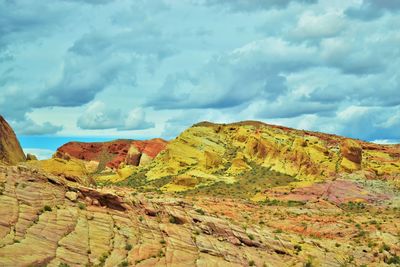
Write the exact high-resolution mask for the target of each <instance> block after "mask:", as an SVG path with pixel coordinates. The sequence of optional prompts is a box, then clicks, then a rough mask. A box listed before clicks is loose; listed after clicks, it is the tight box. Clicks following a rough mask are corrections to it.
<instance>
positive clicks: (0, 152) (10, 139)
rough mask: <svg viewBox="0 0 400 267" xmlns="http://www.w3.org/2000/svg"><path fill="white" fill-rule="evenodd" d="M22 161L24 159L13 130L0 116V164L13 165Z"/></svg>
mask: <svg viewBox="0 0 400 267" xmlns="http://www.w3.org/2000/svg"><path fill="white" fill-rule="evenodd" d="M23 161H26V157H25V154H24V152H23V151H22V148H21V145H20V144H19V142H18V139H17V137H16V136H15V133H14V131H13V129H12V128H11V127H10V125H9V124H8V123H7V121H6V120H5V119H4V118H3V117H2V116H0V162H3V163H6V164H11V165H13V164H16V163H18V162H23Z"/></svg>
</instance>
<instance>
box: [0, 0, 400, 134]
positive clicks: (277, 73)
mask: <svg viewBox="0 0 400 267" xmlns="http://www.w3.org/2000/svg"><path fill="white" fill-rule="evenodd" d="M399 3H400V2H399V1H394V0H385V1H378V0H364V1H328V0H319V1H316V0H265V1H264V0H262V1H261V0H260V1H259V0H256V1H242V0H229V1H228V0H188V1H164V0H154V1H109V0H99V1H92V0H64V1H49V0H43V1H40V3H33V2H32V1H28V0H16V1H3V2H1V3H0V25H1V26H0V77H1V78H0V113H1V114H3V115H4V116H5V117H6V118H8V119H9V120H10V121H11V122H12V123H13V124H14V125H15V126H16V128H18V131H19V132H21V133H22V132H23V133H25V134H40V133H43V134H49V133H50V134H51V133H56V132H57V131H60V133H61V134H71V133H73V134H75V135H81V134H92V133H94V132H95V131H90V132H86V133H85V131H86V130H90V129H93V130H94V129H95V130H101V129H103V131H96V134H97V133H98V134H101V133H107V134H108V135H112V134H114V135H116V136H121V135H124V136H125V135H129V134H131V132H129V131H128V132H121V131H122V130H136V129H148V130H145V131H141V132H140V133H141V134H142V133H143V135H145V134H147V133H149V132H151V134H152V136H157V135H163V136H168V137H173V136H174V135H176V134H178V133H179V131H181V130H183V129H184V128H186V127H188V126H190V125H191V124H193V123H195V122H197V121H200V120H212V121H218V122H228V121H235V120H245V119H261V120H266V121H268V122H272V123H279V124H284V125H288V126H294V127H303V128H307V129H313V130H322V131H329V132H334V133H338V134H345V135H350V136H353V137H360V138H363V139H369V140H377V139H382V140H386V139H387V140H389V139H398V130H397V129H398V128H399V127H398V126H399V125H398V120H399V117H398V109H399V106H400V94H399V93H398V91H399V88H400V75H399V72H398V69H399V67H400V34H399V31H398V29H399V28H400V20H399V16H400V14H399V10H400V6H399ZM37 14H40V16H38V15H37ZM93 14H96V15H93ZM132 107H137V108H135V109H132ZM47 110H51V112H52V114H51V116H48V115H46V111H47ZM66 112H67V113H68V116H65V113H66ZM177 114H178V115H177ZM179 114H181V115H179ZM57 117H58V118H60V117H62V118H63V119H61V120H57ZM39 122H40V123H39ZM46 122H47V123H46ZM60 123H61V124H62V125H60V126H58V124H60ZM77 125H78V126H79V127H76V126H77ZM61 127H63V128H61ZM136 133H138V132H135V134H136ZM396 135H397V137H396Z"/></svg>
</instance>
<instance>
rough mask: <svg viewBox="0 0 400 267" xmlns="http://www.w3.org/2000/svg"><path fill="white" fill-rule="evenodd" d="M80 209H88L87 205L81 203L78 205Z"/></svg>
mask: <svg viewBox="0 0 400 267" xmlns="http://www.w3.org/2000/svg"><path fill="white" fill-rule="evenodd" d="M78 208H79V209H80V210H84V209H86V205H85V203H82V202H79V203H78Z"/></svg>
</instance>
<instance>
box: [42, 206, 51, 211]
mask: <svg viewBox="0 0 400 267" xmlns="http://www.w3.org/2000/svg"><path fill="white" fill-rule="evenodd" d="M43 210H44V211H52V209H51V207H50V206H49V205H45V206H44V207H43Z"/></svg>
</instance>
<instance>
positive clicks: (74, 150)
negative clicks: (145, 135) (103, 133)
mask: <svg viewBox="0 0 400 267" xmlns="http://www.w3.org/2000/svg"><path fill="white" fill-rule="evenodd" d="M132 145H133V146H135V147H136V148H137V150H138V154H130V155H128V152H129V149H130V147H131V146H132ZM166 145H167V141H165V140H163V139H160V138H156V139H151V140H145V141H137V140H115V141H110V142H96V143H84V142H69V143H67V144H65V145H63V146H61V147H60V148H58V149H57V152H56V154H55V157H58V158H64V157H65V155H69V156H71V157H74V158H77V159H81V160H87V161H91V160H94V161H98V162H100V166H101V167H103V168H104V167H105V166H107V167H109V168H114V169H116V168H118V167H119V165H120V164H121V163H123V162H124V163H125V164H128V165H134V166H138V165H139V163H140V158H141V155H142V154H146V155H147V156H149V157H150V158H154V157H156V156H157V155H158V153H160V152H161V151H162V150H164V149H165V146H166Z"/></svg>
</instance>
